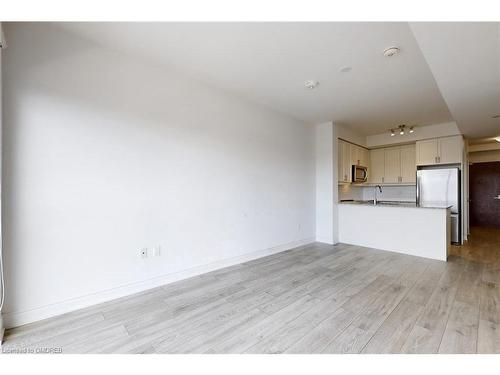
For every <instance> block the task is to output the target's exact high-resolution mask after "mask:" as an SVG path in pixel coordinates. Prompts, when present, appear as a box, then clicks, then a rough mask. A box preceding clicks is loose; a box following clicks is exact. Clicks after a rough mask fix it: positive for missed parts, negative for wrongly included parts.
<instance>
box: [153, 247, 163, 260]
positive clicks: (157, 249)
mask: <svg viewBox="0 0 500 375" xmlns="http://www.w3.org/2000/svg"><path fill="white" fill-rule="evenodd" d="M160 250H161V247H160V245H157V246H155V247H153V256H154V257H159V256H160V255H161V251H160Z"/></svg>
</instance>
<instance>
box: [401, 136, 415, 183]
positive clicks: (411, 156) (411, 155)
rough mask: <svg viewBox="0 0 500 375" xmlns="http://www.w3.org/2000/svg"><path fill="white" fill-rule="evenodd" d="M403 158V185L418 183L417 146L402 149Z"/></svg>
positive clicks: (402, 147)
mask: <svg viewBox="0 0 500 375" xmlns="http://www.w3.org/2000/svg"><path fill="white" fill-rule="evenodd" d="M400 156H401V180H400V182H402V183H413V184H414V183H416V181H417V165H416V154H415V145H407V146H401V147H400Z"/></svg>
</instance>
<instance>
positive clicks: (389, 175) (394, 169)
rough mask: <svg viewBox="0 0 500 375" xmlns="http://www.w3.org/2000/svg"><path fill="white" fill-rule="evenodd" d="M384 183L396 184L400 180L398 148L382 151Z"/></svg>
mask: <svg viewBox="0 0 500 375" xmlns="http://www.w3.org/2000/svg"><path fill="white" fill-rule="evenodd" d="M384 171H385V172H384V183H387V184H397V183H398V182H399V181H400V178H401V157H400V153H399V147H391V148H386V149H384Z"/></svg>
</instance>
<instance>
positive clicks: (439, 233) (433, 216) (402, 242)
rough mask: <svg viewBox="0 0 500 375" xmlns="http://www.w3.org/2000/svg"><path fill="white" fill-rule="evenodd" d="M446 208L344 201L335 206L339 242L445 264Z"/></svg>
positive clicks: (447, 244)
mask: <svg viewBox="0 0 500 375" xmlns="http://www.w3.org/2000/svg"><path fill="white" fill-rule="evenodd" d="M450 213H451V210H450V206H445V205H442V204H435V205H432V206H430V207H421V206H417V205H416V203H415V202H393V201H381V202H379V203H377V205H374V204H373V201H345V202H340V203H339V204H338V214H339V220H338V228H339V240H340V242H343V243H348V244H352V245H358V246H365V247H371V248H375V249H381V250H388V251H394V252H398V253H403V254H409V255H416V256H421V257H425V258H431V259H437V260H442V261H446V260H447V257H448V252H449V247H450V245H451V227H450Z"/></svg>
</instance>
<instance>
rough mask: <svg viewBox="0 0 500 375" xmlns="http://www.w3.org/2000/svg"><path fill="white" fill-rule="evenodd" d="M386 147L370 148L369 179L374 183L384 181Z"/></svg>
mask: <svg viewBox="0 0 500 375" xmlns="http://www.w3.org/2000/svg"><path fill="white" fill-rule="evenodd" d="M384 163H385V161H384V149H383V148H380V149H378V150H370V168H369V169H368V180H369V181H370V182H373V183H378V184H380V183H382V182H384V168H385V167H384Z"/></svg>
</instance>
